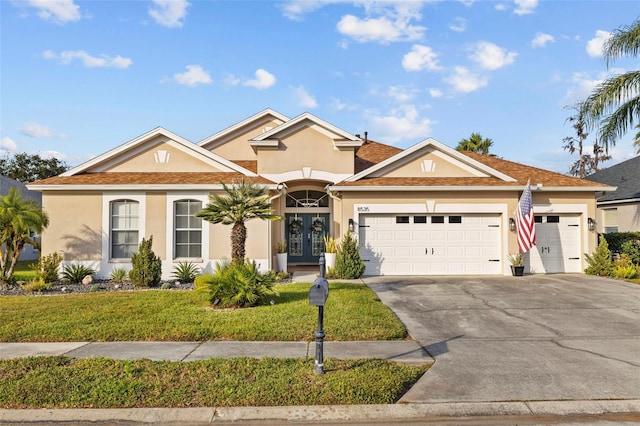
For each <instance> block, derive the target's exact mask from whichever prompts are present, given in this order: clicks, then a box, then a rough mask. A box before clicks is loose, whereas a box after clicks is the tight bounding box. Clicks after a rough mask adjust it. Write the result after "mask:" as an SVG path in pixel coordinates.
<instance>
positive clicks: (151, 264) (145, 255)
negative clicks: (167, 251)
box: [129, 236, 162, 287]
mask: <svg viewBox="0 0 640 426" xmlns="http://www.w3.org/2000/svg"><path fill="white" fill-rule="evenodd" d="M152 246H153V236H150V237H149V239H148V240H145V239H144V238H143V239H142V241H141V242H140V245H139V246H138V252H137V253H133V255H132V256H131V270H130V271H129V280H131V283H132V284H133V285H134V286H136V287H153V286H156V285H158V284H159V283H160V280H161V279H162V260H161V259H160V258H159V257H158V256H156V254H155V253H154V252H153V250H152Z"/></svg>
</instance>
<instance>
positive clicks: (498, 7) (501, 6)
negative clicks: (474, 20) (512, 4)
mask: <svg viewBox="0 0 640 426" xmlns="http://www.w3.org/2000/svg"><path fill="white" fill-rule="evenodd" d="M508 8H509V6H507V5H506V4H505V3H498V4H496V5H495V6H494V9H495V10H499V11H503V10H507V9H508Z"/></svg>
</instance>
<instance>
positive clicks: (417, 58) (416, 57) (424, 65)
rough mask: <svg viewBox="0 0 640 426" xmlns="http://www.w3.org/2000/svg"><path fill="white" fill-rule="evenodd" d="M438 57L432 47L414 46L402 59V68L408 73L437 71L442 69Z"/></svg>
mask: <svg viewBox="0 0 640 426" xmlns="http://www.w3.org/2000/svg"><path fill="white" fill-rule="evenodd" d="M437 57H438V55H437V54H436V53H435V52H434V51H433V50H432V49H431V47H429V46H422V45H420V44H414V45H413V47H412V48H411V52H409V53H407V54H406V55H404V57H403V58H402V67H403V68H404V69H405V70H407V71H420V70H425V69H426V70H432V71H433V70H437V69H439V68H440V66H439V65H438V60H437Z"/></svg>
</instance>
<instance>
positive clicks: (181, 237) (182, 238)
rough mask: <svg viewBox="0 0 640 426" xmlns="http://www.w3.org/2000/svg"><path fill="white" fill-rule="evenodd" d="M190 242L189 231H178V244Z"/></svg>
mask: <svg viewBox="0 0 640 426" xmlns="http://www.w3.org/2000/svg"><path fill="white" fill-rule="evenodd" d="M188 242H189V231H176V244H187V243H188Z"/></svg>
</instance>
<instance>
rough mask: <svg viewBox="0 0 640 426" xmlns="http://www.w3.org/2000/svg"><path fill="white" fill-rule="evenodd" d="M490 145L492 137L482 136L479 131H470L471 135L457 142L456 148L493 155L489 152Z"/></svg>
mask: <svg viewBox="0 0 640 426" xmlns="http://www.w3.org/2000/svg"><path fill="white" fill-rule="evenodd" d="M492 145H493V140H492V139H489V138H483V137H482V135H481V134H480V133H471V136H470V137H469V138H468V139H462V140H461V141H460V142H458V146H456V150H458V151H471V152H477V153H478V154H485V155H490V156H493V154H490V153H489V150H490V149H491V146H492Z"/></svg>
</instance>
